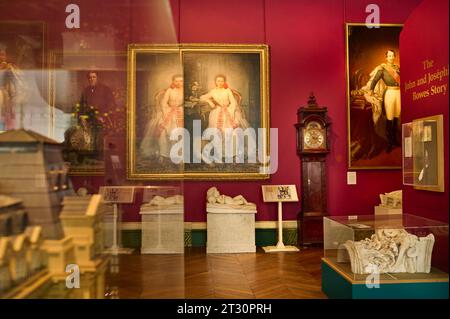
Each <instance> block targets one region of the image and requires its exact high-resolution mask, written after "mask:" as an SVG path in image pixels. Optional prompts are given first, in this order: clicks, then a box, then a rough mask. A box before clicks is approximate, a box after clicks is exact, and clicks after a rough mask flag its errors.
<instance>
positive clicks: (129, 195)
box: [99, 186, 134, 204]
mask: <svg viewBox="0 0 450 319" xmlns="http://www.w3.org/2000/svg"><path fill="white" fill-rule="evenodd" d="M99 193H100V194H101V195H102V198H103V201H104V202H105V203H118V204H131V203H133V202H134V187H133V186H101V187H100V190H99Z"/></svg>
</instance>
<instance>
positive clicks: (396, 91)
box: [369, 50, 401, 153]
mask: <svg viewBox="0 0 450 319" xmlns="http://www.w3.org/2000/svg"><path fill="white" fill-rule="evenodd" d="M385 55H386V63H382V64H380V65H379V66H378V67H377V68H376V69H375V71H374V72H372V74H374V75H373V78H372V79H371V84H370V92H369V95H373V91H374V90H375V87H376V86H377V85H379V83H380V82H381V81H380V80H382V82H383V85H384V86H385V89H384V95H383V104H384V110H385V113H386V137H387V139H388V148H387V150H386V152H387V153H390V152H391V151H392V149H393V148H394V147H396V146H400V143H399V142H398V140H397V128H398V126H399V124H400V121H399V118H400V112H401V105H400V67H399V66H398V65H396V64H394V60H395V51H394V50H388V51H386V53H385Z"/></svg>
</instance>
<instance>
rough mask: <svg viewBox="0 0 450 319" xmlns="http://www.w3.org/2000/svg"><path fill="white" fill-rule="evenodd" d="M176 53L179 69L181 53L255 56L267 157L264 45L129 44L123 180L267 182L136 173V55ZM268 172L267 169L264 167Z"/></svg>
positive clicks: (251, 176)
mask: <svg viewBox="0 0 450 319" xmlns="http://www.w3.org/2000/svg"><path fill="white" fill-rule="evenodd" d="M143 52H152V53H154V52H158V53H174V52H178V53H179V57H180V62H181V65H182V64H183V52H219V53H221V52H223V53H227V52H228V53H258V54H259V55H260V79H261V81H260V94H261V106H260V116H261V119H260V120H261V127H262V128H266V141H267V146H266V147H265V149H264V154H265V155H266V156H269V155H270V93H269V46H268V45H266V44H223V43H222V44H220V43H207V44H206V43H186V44H184V43H183V44H130V45H128V105H127V109H128V111H127V179H129V180H263V179H269V178H270V175H269V173H263V174H262V173H239V172H234V173H220V172H218V173H203V172H201V173H199V172H184V171H183V172H180V173H165V172H161V173H159V172H156V173H137V172H136V171H135V167H136V165H135V164H136V150H135V140H136V127H135V125H134V123H135V119H136V104H135V102H136V101H135V92H136V79H135V76H134V75H135V70H136V53H143ZM265 168H266V171H267V172H268V171H269V168H268V167H265Z"/></svg>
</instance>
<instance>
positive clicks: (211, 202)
mask: <svg viewBox="0 0 450 319" xmlns="http://www.w3.org/2000/svg"><path fill="white" fill-rule="evenodd" d="M206 200H207V206H208V207H223V208H232V209H238V210H255V209H256V205H255V204H254V203H249V202H248V201H247V200H246V199H245V198H244V196H242V195H238V196H235V197H231V196H227V195H223V194H220V192H219V190H218V189H217V188H216V187H211V188H210V189H208V191H207V193H206Z"/></svg>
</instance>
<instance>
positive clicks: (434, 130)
mask: <svg viewBox="0 0 450 319" xmlns="http://www.w3.org/2000/svg"><path fill="white" fill-rule="evenodd" d="M402 136H403V184H404V185H410V186H414V188H416V189H421V190H428V191H435V192H443V191H444V153H443V152H444V136H443V116H442V115H435V116H429V117H425V118H419V119H415V120H414V121H412V122H410V123H405V124H403V125H402Z"/></svg>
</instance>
